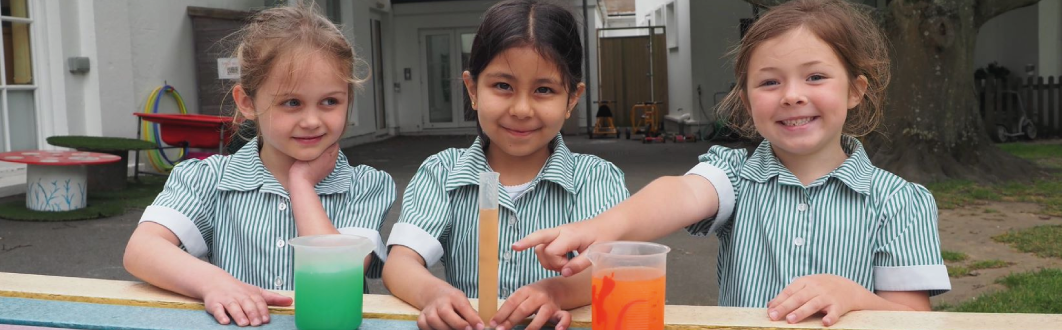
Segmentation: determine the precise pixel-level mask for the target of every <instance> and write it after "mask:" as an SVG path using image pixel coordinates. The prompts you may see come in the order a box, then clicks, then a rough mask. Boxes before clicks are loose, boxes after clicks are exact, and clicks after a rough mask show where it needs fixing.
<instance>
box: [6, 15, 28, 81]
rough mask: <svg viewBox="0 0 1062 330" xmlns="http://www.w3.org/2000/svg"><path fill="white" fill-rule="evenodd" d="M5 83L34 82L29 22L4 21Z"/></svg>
mask: <svg viewBox="0 0 1062 330" xmlns="http://www.w3.org/2000/svg"><path fill="white" fill-rule="evenodd" d="M3 26H4V69H5V70H6V73H7V74H6V75H5V77H4V83H5V84H9V85H29V84H33V65H32V64H33V63H32V62H31V60H30V40H29V24H26V23H14V22H4V23H3Z"/></svg>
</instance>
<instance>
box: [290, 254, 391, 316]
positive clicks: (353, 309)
mask: <svg viewBox="0 0 1062 330" xmlns="http://www.w3.org/2000/svg"><path fill="white" fill-rule="evenodd" d="M288 244H290V245H291V246H293V247H295V327H297V328H298V329H299V330H325V329H343V330H348V329H357V328H358V327H359V326H361V312H362V310H361V307H362V294H363V291H362V286H363V285H364V284H363V283H364V281H365V270H364V268H365V256H366V255H368V254H369V252H372V249H373V247H374V245H373V243H372V240H370V239H368V238H365V237H361V236H356V235H343V234H334V235H314V236H303V237H296V238H293V239H291V240H288Z"/></svg>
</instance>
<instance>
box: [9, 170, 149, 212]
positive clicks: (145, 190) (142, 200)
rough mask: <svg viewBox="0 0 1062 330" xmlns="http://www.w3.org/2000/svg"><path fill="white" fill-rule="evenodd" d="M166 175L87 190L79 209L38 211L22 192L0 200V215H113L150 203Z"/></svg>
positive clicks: (146, 177)
mask: <svg viewBox="0 0 1062 330" xmlns="http://www.w3.org/2000/svg"><path fill="white" fill-rule="evenodd" d="M165 183H166V178H165V177H153V176H142V177H141V179H140V182H135V181H132V180H130V181H129V185H128V186H127V187H126V188H125V189H122V190H119V191H89V192H88V205H87V206H86V207H85V208H83V209H79V210H74V211H66V212H41V211H33V210H30V209H27V208H26V199H25V196H23V197H22V198H17V199H13V200H10V201H7V202H5V203H0V219H7V220H16V221H71V220H87V219H98V218H105V217H112V216H117V215H121V214H124V213H125V212H126V210H128V209H130V208H145V207H147V206H148V205H151V202H152V201H154V200H155V196H157V195H158V194H159V193H160V192H162V187H163V185H164V184H165Z"/></svg>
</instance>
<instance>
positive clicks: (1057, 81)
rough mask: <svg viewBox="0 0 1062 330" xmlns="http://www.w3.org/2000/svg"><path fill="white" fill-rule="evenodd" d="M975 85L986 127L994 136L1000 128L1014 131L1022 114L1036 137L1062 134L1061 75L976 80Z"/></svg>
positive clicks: (1017, 127)
mask: <svg viewBox="0 0 1062 330" xmlns="http://www.w3.org/2000/svg"><path fill="white" fill-rule="evenodd" d="M975 88H976V90H977V96H978V98H979V102H980V110H981V115H982V116H983V118H984V121H985V128H986V129H987V130H988V132H989V134H990V135H992V136H993V137H995V136H996V134H997V130H998V128H999V127H1004V128H1006V129H1007V130H1008V131H1010V132H1016V131H1017V130H1018V129H1019V128H1021V127H1019V126H1017V125H1018V124H1019V123H1020V122H1021V121H1020V117H1021V115H1022V113H1024V115H1025V116H1026V117H1027V118H1028V119H1029V121H1030V122H1031V123H1032V124H1033V125H1036V129H1037V132H1036V133H1037V135H1038V136H1039V137H1058V136H1062V76H1060V77H1046V78H1045V77H1029V78H1027V79H1017V78H1014V79H978V80H976V81H975Z"/></svg>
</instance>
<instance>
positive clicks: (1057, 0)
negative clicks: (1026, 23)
mask: <svg viewBox="0 0 1062 330" xmlns="http://www.w3.org/2000/svg"><path fill="white" fill-rule="evenodd" d="M1039 6H1040V10H1039V14H1040V17H1039V24H1040V65H1039V68H1038V69H1039V70H1038V71H1039V74H1040V75H1041V76H1053V77H1058V78H1062V0H1040V4H1039ZM1055 81H1058V79H1057V78H1056V79H1055Z"/></svg>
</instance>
